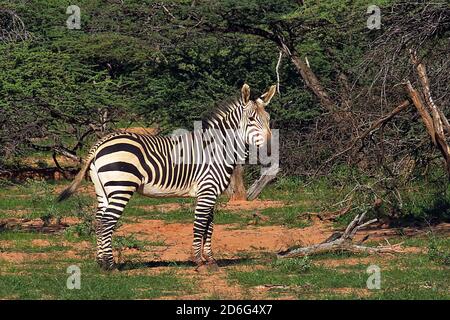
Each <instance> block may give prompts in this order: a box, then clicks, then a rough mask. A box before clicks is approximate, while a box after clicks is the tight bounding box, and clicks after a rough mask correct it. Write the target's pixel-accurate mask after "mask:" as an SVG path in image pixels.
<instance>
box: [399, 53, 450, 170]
mask: <svg viewBox="0 0 450 320" xmlns="http://www.w3.org/2000/svg"><path fill="white" fill-rule="evenodd" d="M410 54H411V61H412V63H413V64H414V66H415V67H416V71H417V75H418V78H419V82H420V84H421V87H422V94H423V97H424V98H425V103H424V101H423V99H422V97H421V96H420V95H419V93H418V92H417V90H416V89H415V88H414V87H413V86H412V84H411V82H410V81H408V82H407V83H406V88H407V91H408V94H409V96H410V97H411V99H412V100H413V103H414V105H415V106H416V108H417V111H418V112H419V114H420V116H421V117H422V119H423V122H424V124H425V127H426V129H427V131H428V134H429V135H430V138H431V141H432V142H433V144H434V145H435V146H436V147H437V148H438V149H439V151H440V152H441V153H442V156H443V158H444V160H445V162H446V169H447V173H448V174H449V176H450V146H449V145H448V143H447V140H446V137H445V133H444V126H445V128H446V130H447V132H448V131H449V130H450V126H449V124H448V120H447V118H446V117H445V115H444V113H443V112H442V111H441V110H440V109H439V108H438V107H437V106H436V104H435V103H434V101H433V98H432V97H431V90H430V82H429V80H428V76H427V72H426V67H425V65H424V64H423V63H422V62H420V61H419V59H418V58H417V55H416V52H415V51H412V50H411V51H410ZM430 112H431V115H430Z"/></svg>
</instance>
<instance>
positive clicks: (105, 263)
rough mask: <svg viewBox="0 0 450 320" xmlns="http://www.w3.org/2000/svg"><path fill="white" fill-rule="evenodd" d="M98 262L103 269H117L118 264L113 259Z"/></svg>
mask: <svg viewBox="0 0 450 320" xmlns="http://www.w3.org/2000/svg"><path fill="white" fill-rule="evenodd" d="M97 263H98V265H99V266H100V268H101V269H102V270H103V271H112V270H114V269H116V264H115V263H114V262H111V261H105V260H98V259H97Z"/></svg>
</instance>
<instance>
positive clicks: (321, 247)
mask: <svg viewBox="0 0 450 320" xmlns="http://www.w3.org/2000/svg"><path fill="white" fill-rule="evenodd" d="M366 213H367V211H365V212H364V213H362V214H358V215H356V217H355V218H354V219H353V220H352V222H350V224H349V225H348V226H347V228H346V229H345V231H344V232H342V233H335V234H333V235H332V236H331V237H330V238H328V239H327V240H325V241H324V242H322V243H319V244H315V245H311V246H306V247H301V248H291V249H288V250H286V251H284V252H280V253H278V255H277V257H278V258H280V259H283V258H294V257H302V256H306V255H313V254H319V253H324V252H336V251H347V252H352V253H369V254H374V253H399V252H402V249H401V246H400V244H396V245H387V246H378V247H367V246H363V245H361V243H358V244H355V243H353V237H354V236H355V234H356V232H358V230H361V229H362V228H364V227H366V226H368V225H369V224H372V223H374V222H376V221H378V219H372V220H369V221H367V222H363V221H364V217H365V215H366ZM367 238H368V237H366V238H365V239H364V240H366V239H367Z"/></svg>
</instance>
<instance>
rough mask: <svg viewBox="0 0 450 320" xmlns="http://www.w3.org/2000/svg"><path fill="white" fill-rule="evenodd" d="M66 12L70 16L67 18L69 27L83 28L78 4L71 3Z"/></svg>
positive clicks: (71, 28)
mask: <svg viewBox="0 0 450 320" xmlns="http://www.w3.org/2000/svg"><path fill="white" fill-rule="evenodd" d="M66 14H70V16H69V17H68V18H67V20H66V25H67V29H70V30H73V29H77V30H79V29H81V10H80V7H79V6H77V5H74V4H73V5H70V6H68V7H67V9H66Z"/></svg>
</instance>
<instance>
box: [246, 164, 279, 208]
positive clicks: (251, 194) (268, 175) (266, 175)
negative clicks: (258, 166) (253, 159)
mask: <svg viewBox="0 0 450 320" xmlns="http://www.w3.org/2000/svg"><path fill="white" fill-rule="evenodd" d="M278 172H279V168H278V167H277V166H271V167H270V168H268V169H266V170H265V171H264V172H263V173H262V174H261V177H259V179H258V180H256V181H255V182H254V183H253V184H252V185H251V186H250V188H249V189H248V191H247V200H249V201H251V200H254V199H256V197H257V196H258V195H259V194H260V193H261V191H262V190H263V189H264V187H265V186H266V185H267V184H268V183H269V182H270V181H272V180H273V179H275V177H276V175H277V173H278Z"/></svg>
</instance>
